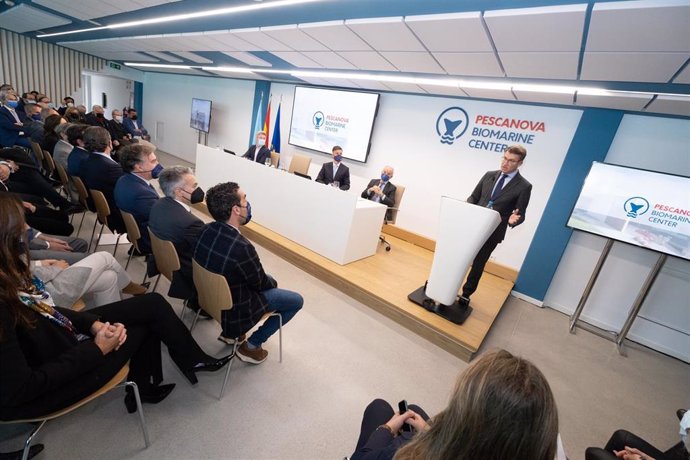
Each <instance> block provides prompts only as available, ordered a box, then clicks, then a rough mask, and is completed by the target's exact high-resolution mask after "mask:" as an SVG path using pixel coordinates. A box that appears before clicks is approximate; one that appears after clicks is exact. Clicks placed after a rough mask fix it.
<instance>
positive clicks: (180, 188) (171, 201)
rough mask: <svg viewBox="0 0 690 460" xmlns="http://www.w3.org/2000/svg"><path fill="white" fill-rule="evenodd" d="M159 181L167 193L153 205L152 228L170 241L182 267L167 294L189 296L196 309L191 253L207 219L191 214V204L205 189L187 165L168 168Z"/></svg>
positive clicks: (181, 296)
mask: <svg viewBox="0 0 690 460" xmlns="http://www.w3.org/2000/svg"><path fill="white" fill-rule="evenodd" d="M158 185H160V188H161V190H162V191H163V194H164V195H165V196H164V197H163V198H161V199H160V200H158V201H156V202H155V204H154V205H153V207H152V208H151V213H150V215H149V228H150V229H151V231H152V232H153V233H154V234H155V235H156V236H158V237H159V238H161V239H164V240H167V241H171V242H172V244H173V245H174V246H175V249H176V250H177V257H178V258H179V259H180V269H179V270H178V271H176V272H175V273H173V279H172V282H171V283H170V290H169V291H168V295H169V296H170V297H175V298H177V299H186V300H187V301H188V302H187V305H188V306H189V307H190V308H191V309H192V310H194V311H197V310H198V309H199V306H198V304H197V293H196V289H195V288H194V279H193V278H192V253H193V251H194V246H195V245H196V242H197V240H198V239H199V234H201V230H202V229H203V228H204V223H203V222H202V221H201V220H200V219H199V218H197V217H196V216H195V215H194V214H192V212H191V211H192V210H191V207H190V205H192V204H196V203H201V202H203V201H204V191H203V190H202V189H201V187H199V184H198V182H197V180H196V177H194V173H193V172H192V170H191V169H190V168H188V167H186V166H172V167H169V168H165V170H163V172H162V173H161V175H160V177H159V178H158ZM147 233H148V232H147Z"/></svg>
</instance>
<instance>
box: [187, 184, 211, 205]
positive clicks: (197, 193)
mask: <svg viewBox="0 0 690 460" xmlns="http://www.w3.org/2000/svg"><path fill="white" fill-rule="evenodd" d="M182 190H184V189H182ZM184 192H185V193H189V192H188V191H187V190H184ZM204 196H206V194H205V193H204V190H203V189H202V188H201V187H197V188H195V189H194V191H193V192H192V193H189V202H190V203H192V204H197V203H201V202H202V201H204Z"/></svg>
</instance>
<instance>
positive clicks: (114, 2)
mask: <svg viewBox="0 0 690 460" xmlns="http://www.w3.org/2000/svg"><path fill="white" fill-rule="evenodd" d="M177 1H179V0H136V1H131V0H99V1H94V0H33V2H34V3H37V4H39V5H41V6H45V7H46V8H50V9H52V10H54V11H59V12H60V13H63V14H66V15H69V16H74V17H75V18H78V19H81V20H86V19H93V18H102V17H104V16H110V15H113V14H119V13H126V12H128V11H136V10H140V9H142V8H148V7H151V6H156V5H162V4H164V3H174V2H177Z"/></svg>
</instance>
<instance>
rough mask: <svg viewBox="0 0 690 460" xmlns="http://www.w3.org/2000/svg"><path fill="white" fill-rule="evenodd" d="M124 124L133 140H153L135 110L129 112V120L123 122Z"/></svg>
mask: <svg viewBox="0 0 690 460" xmlns="http://www.w3.org/2000/svg"><path fill="white" fill-rule="evenodd" d="M122 124H123V125H124V127H125V129H126V130H127V132H128V133H129V134H130V135H131V136H132V137H133V138H138V137H140V138H142V139H144V140H147V141H148V140H150V139H151V136H149V132H148V131H147V130H146V128H144V126H143V125H142V124H141V121H139V116H138V115H137V111H136V110H135V109H134V108H131V109H129V111H128V112H127V118H125V119H124V120H123V121H122Z"/></svg>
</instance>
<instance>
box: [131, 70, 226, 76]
mask: <svg viewBox="0 0 690 460" xmlns="http://www.w3.org/2000/svg"><path fill="white" fill-rule="evenodd" d="M141 70H144V69H141ZM146 72H162V73H175V74H185V75H199V76H202V77H208V76H209V75H208V73H206V72H202V71H201V70H197V69H165V68H156V69H146ZM211 73H215V72H211ZM233 78H235V77H233Z"/></svg>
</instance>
